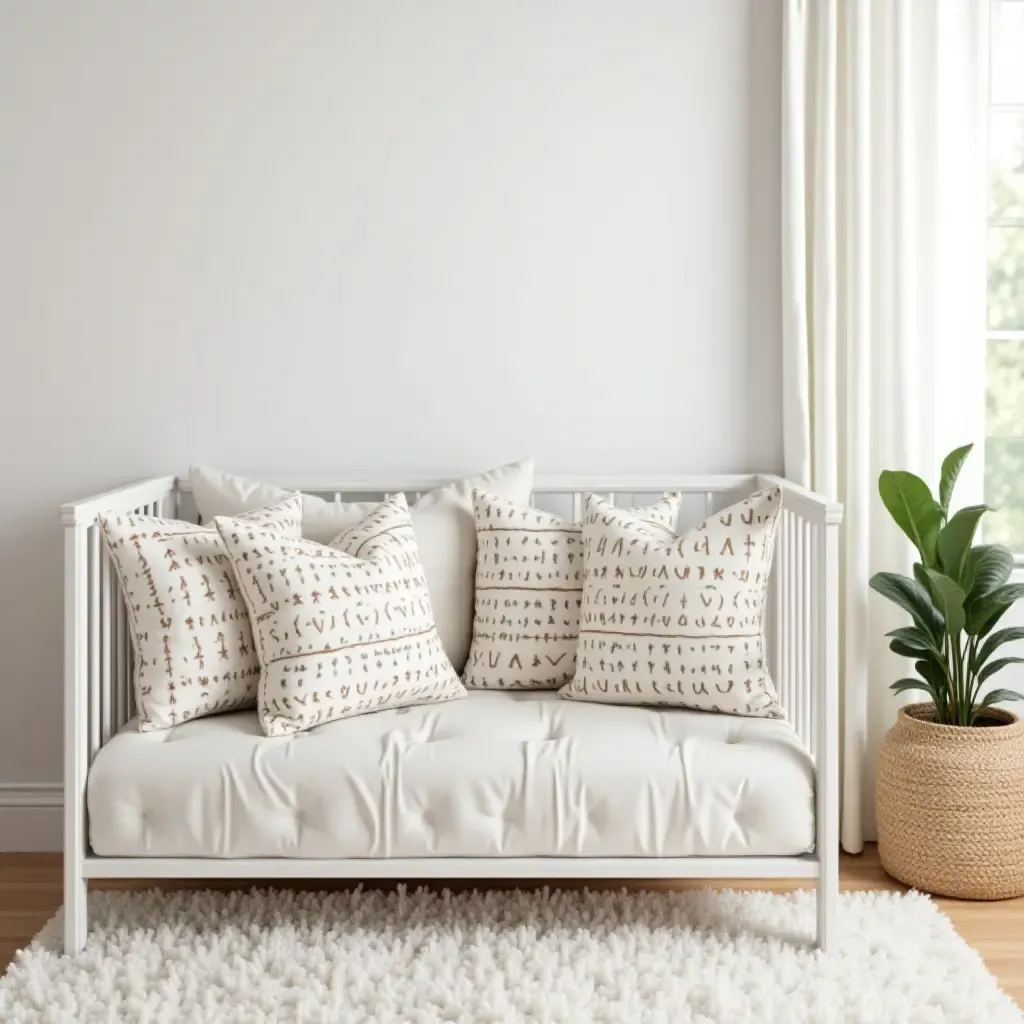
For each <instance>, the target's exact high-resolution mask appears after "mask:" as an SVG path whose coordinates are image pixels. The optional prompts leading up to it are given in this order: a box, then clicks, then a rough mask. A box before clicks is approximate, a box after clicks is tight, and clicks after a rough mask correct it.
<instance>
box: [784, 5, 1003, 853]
mask: <svg viewBox="0 0 1024 1024" xmlns="http://www.w3.org/2000/svg"><path fill="white" fill-rule="evenodd" d="M987 7H988V5H987V4H984V3H980V2H978V0H942V2H941V3H936V2H935V0H785V3H784V8H783V87H782V96H783V110H782V197H781V199H782V277H783V289H784V294H783V403H784V413H783V422H784V450H785V463H786V464H785V471H786V475H787V476H788V477H789V478H790V479H792V480H794V481H796V482H797V483H801V484H804V485H805V486H811V487H814V488H815V489H816V490H818V491H821V492H823V493H826V494H829V495H835V496H836V497H838V498H839V500H840V501H842V502H843V504H844V505H845V509H846V515H845V521H844V525H843V530H842V554H841V571H842V588H843V592H842V599H841V602H840V615H841V621H840V634H841V658H842V661H841V667H842V671H841V675H842V686H843V696H842V708H843V787H842V793H843V816H842V842H843V846H844V848H845V849H847V850H849V851H851V852H857V851H859V850H860V849H861V848H862V846H863V843H864V841H865V839H870V838H873V837H874V829H875V825H874V759H875V752H876V750H877V746H878V743H879V741H880V740H881V738H882V736H883V735H884V733H885V731H886V729H888V727H889V726H890V725H891V724H892V722H893V720H894V717H895V714H896V710H897V708H898V706H899V701H898V700H897V699H896V698H894V697H893V696H892V695H891V693H890V692H889V690H888V684H889V683H890V682H891V681H893V680H895V679H897V678H900V677H901V676H902V675H906V674H907V673H906V671H905V666H904V665H903V664H902V659H899V658H897V657H896V656H895V655H893V654H891V653H890V652H889V651H888V649H887V642H886V640H885V639H884V634H885V632H886V631H887V630H889V629H892V628H894V627H895V626H896V625H900V624H902V621H901V616H900V614H899V612H898V611H897V610H896V609H895V608H893V607H891V606H889V605H888V604H887V603H886V602H884V601H883V600H882V599H881V598H877V599H874V598H871V597H869V594H870V591H869V588H868V579H869V578H870V576H871V575H872V574H873V573H874V572H876V571H879V570H883V569H886V570H891V571H903V572H907V573H909V572H910V566H911V562H912V554H911V550H910V547H909V544H908V543H906V542H905V540H904V539H903V538H902V535H901V534H900V533H899V531H898V530H897V528H896V527H895V526H894V525H893V524H892V523H891V522H890V521H889V520H888V517H887V515H886V513H885V510H884V508H882V506H881V502H880V501H879V499H878V497H877V489H876V488H877V479H878V473H879V472H880V471H881V470H882V469H886V468H904V469H910V470H912V471H914V472H916V473H919V474H920V475H921V476H923V477H924V478H925V479H926V480H928V481H929V482H930V483H931V484H932V485H933V486H934V483H935V480H936V477H937V474H938V469H939V464H940V462H941V459H942V457H943V456H944V455H945V454H946V452H947V451H949V450H950V449H951V448H953V447H955V446H956V445H958V444H964V443H967V442H968V441H975V442H977V443H978V445H979V449H978V451H977V452H975V454H974V457H973V459H972V460H971V462H970V463H969V465H968V469H967V470H966V471H965V476H964V478H963V481H962V483H961V484H960V486H959V488H958V492H957V499H958V502H963V503H966V502H967V501H968V500H980V495H981V489H982V452H981V442H982V441H983V439H984V433H985V430H984V411H985V406H984V402H985V379H984V316H985V227H984V226H985V186H986V155H985V140H986V136H985V123H986V94H985V90H986V81H987V65H986V40H987V16H988V11H987ZM906 700H909V698H904V701H906Z"/></svg>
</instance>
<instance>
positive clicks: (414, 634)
mask: <svg viewBox="0 0 1024 1024" xmlns="http://www.w3.org/2000/svg"><path fill="white" fill-rule="evenodd" d="M214 525H215V526H216V528H217V529H218V530H219V531H220V535H221V537H222V538H223V540H224V543H225V545H226V547H227V550H228V553H229V554H230V556H231V558H232V560H233V562H234V565H235V571H236V573H237V577H238V581H239V586H240V588H241V591H242V594H243V597H244V599H245V602H246V604H247V606H248V608H249V614H250V617H251V619H252V624H253V634H254V636H255V639H256V651H257V654H258V656H259V661H260V666H261V669H262V671H261V674H260V684H259V703H258V708H259V714H260V721H261V723H262V726H263V731H264V732H265V733H266V734H267V735H268V736H282V735H287V734H289V733H294V732H298V731H300V730H303V729H309V728H312V727H313V726H315V725H320V724H322V723H325V722H331V721H334V720H336V719H340V718H350V717H352V716H354V715H360V714H365V713H366V712H370V711H378V710H381V709H383V708H394V707H401V706H404V705H410V704H424V703H427V702H431V701H447V700H455V699H457V698H459V697H464V696H465V695H466V691H465V690H464V689H463V687H462V684H461V683H460V682H459V677H458V676H457V675H456V673H455V670H454V669H453V668H452V665H451V662H450V661H449V660H448V657H447V655H446V654H445V652H444V649H443V647H442V646H441V639H440V637H439V636H438V633H437V629H436V627H435V625H434V616H433V613H432V610H431V605H430V594H429V591H428V590H427V584H426V579H425V577H424V574H423V566H422V563H421V562H420V557H419V552H418V550H417V547H416V537H415V534H414V532H413V527H412V521H411V519H410V517H409V508H408V506H407V505H406V501H405V496H404V495H402V494H399V495H395V496H393V497H391V498H390V499H388V500H387V501H385V502H383V503H382V504H379V505H378V506H377V507H376V508H375V510H374V511H373V512H371V513H370V515H368V516H367V517H366V518H365V519H364V520H363V521H362V522H361V523H359V524H357V525H356V526H355V527H353V528H352V529H350V530H348V531H346V532H345V533H343V534H342V535H341V536H340V537H337V538H336V539H335V540H334V541H332V542H331V544H329V545H325V544H318V543H317V542H316V541H312V540H303V539H297V540H296V539H294V538H292V537H287V536H283V535H281V534H280V533H278V532H277V531H275V530H274V529H273V528H272V527H264V526H258V525H252V524H247V523H244V522H242V521H241V520H240V519H232V518H226V517H218V518H216V519H215V520H214Z"/></svg>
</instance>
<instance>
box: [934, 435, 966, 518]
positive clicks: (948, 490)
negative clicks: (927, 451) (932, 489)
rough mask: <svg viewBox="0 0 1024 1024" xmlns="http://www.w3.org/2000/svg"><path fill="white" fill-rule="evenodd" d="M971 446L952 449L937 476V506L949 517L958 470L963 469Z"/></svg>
mask: <svg viewBox="0 0 1024 1024" xmlns="http://www.w3.org/2000/svg"><path fill="white" fill-rule="evenodd" d="M973 447H974V445H973V444H965V445H964V446H963V447H962V448H954V449H953V450H952V451H951V452H950V453H949V454H948V455H947V456H946V457H945V458H944V459H943V460H942V472H941V473H940V474H939V504H940V505H941V506H942V511H943V512H945V514H946V515H947V516H948V515H949V503H950V501H952V500H953V488H954V487H955V486H956V481H957V477H958V476H960V470H961V469H963V468H964V463H965V462H966V461H967V456H968V455H970V454H971V449H972V448H973Z"/></svg>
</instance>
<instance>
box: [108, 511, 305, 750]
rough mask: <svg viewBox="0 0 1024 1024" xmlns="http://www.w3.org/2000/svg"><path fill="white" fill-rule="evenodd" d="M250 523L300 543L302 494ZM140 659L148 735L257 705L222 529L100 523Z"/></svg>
mask: <svg viewBox="0 0 1024 1024" xmlns="http://www.w3.org/2000/svg"><path fill="white" fill-rule="evenodd" d="M240 521H242V522H244V523H245V524H247V525H251V526H257V525H260V526H267V527H268V528H270V529H273V530H274V531H275V532H276V533H277V534H279V535H280V536H282V537H296V538H297V537H298V536H299V533H300V529H301V526H302V498H301V497H300V495H299V494H297V493H296V494H292V495H291V496H290V497H285V498H284V500H282V501H278V502H276V503H274V504H272V505H270V506H268V507H266V508H261V509H256V510H254V511H252V512H247V513H245V515H243V516H241V517H240ZM100 526H101V527H102V530H103V535H104V537H105V538H106V542H107V547H108V549H109V551H110V557H111V559H112V560H113V563H114V568H115V570H116V572H117V575H118V578H119V580H120V582H121V590H122V592H123V593H124V598H125V604H126V605H127V608H128V623H129V626H130V628H131V633H132V650H133V651H134V654H135V703H136V705H137V707H138V709H139V731H140V732H150V731H155V730H157V729H169V728H170V727H171V726H173V725H180V724H181V723H182V722H187V721H189V720H190V719H193V718H201V717H202V716H203V715H212V714H216V713H218V712H221V711H236V710H238V709H240V708H250V707H255V705H256V691H257V683H258V682H259V676H260V662H259V658H258V657H257V656H256V646H255V644H254V643H253V636H252V630H251V629H250V625H249V613H248V611H247V610H246V607H245V602H244V601H243V600H242V594H241V592H240V591H239V589H238V583H237V580H236V578H235V571H234V567H233V565H232V562H231V559H230V558H229V557H228V553H227V551H226V550H225V548H224V543H223V541H222V540H221V539H220V534H219V533H218V532H217V531H216V529H215V528H214V527H213V526H197V525H196V524H195V523H188V522H185V521H183V520H179V519H159V518H157V517H155V516H139V515H135V514H134V513H124V512H106V513H103V514H102V515H101V516H100Z"/></svg>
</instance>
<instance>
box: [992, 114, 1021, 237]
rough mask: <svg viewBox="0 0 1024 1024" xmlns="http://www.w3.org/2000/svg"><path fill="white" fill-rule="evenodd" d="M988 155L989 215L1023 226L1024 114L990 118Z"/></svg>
mask: <svg viewBox="0 0 1024 1024" xmlns="http://www.w3.org/2000/svg"><path fill="white" fill-rule="evenodd" d="M989 151H990V181H991V202H990V203H989V215H990V216H991V217H1013V218H1016V219H1018V220H1020V221H1021V222H1022V223H1024V114H993V115H992V117H991V129H990V133H989Z"/></svg>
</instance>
